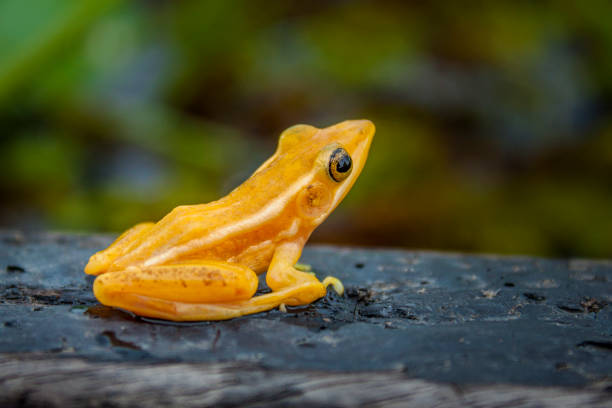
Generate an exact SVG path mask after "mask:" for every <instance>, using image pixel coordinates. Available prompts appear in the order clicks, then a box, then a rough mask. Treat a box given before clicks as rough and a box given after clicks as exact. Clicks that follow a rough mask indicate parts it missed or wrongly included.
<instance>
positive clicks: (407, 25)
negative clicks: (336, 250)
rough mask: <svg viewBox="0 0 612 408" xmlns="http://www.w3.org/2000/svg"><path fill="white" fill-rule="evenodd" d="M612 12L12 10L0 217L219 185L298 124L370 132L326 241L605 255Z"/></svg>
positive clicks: (210, 191)
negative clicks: (362, 127) (357, 121)
mask: <svg viewBox="0 0 612 408" xmlns="http://www.w3.org/2000/svg"><path fill="white" fill-rule="evenodd" d="M610 16H612V3H610V2H609V1H597V0H589V1H584V2H577V1H576V2H571V1H567V2H563V1H558V2H548V1H540V2H523V1H495V2H492V1H486V2H485V1H483V2H469V3H467V2H455V1H436V2H408V1H395V2H393V1H325V2H306V1H278V2H276V1H229V0H223V1H170V0H167V1H118V0H87V1H80V2H79V1H72V0H65V1H60V0H36V1H23V0H2V1H1V2H0V132H1V133H0V134H1V135H2V136H1V140H0V159H1V163H2V168H3V169H2V172H1V173H0V195H1V196H2V201H1V207H0V226H2V227H8V228H21V229H60V230H81V231H113V232H115V231H116V232H118V231H121V230H123V229H126V228H128V227H130V226H131V225H133V224H135V223H137V222H140V221H144V220H157V219H159V218H160V217H162V216H163V215H164V214H166V213H167V212H168V211H169V210H170V209H172V208H173V207H174V206H176V205H179V204H192V203H201V202H207V201H211V200H214V199H216V198H219V197H220V196H221V195H224V194H226V193H227V192H229V191H230V190H231V189H232V188H233V187H235V186H236V185H237V184H239V183H240V182H241V181H242V180H244V179H245V178H246V177H248V175H249V174H250V172H251V171H253V170H254V169H255V168H256V167H257V166H258V165H259V164H260V163H261V162H262V161H263V160H265V158H266V157H268V156H269V155H271V154H272V152H273V150H274V148H275V144H276V141H277V138H278V135H279V134H280V132H281V131H282V130H283V129H284V128H286V127H288V126H290V125H293V124H296V123H309V124H312V125H315V126H319V127H323V126H328V125H330V124H333V123H336V122H339V121H341V120H344V119H348V118H368V119H371V120H372V121H374V122H375V124H376V125H377V136H376V137H375V139H374V143H373V146H372V150H371V154H370V158H369V160H368V163H367V165H366V168H365V169H364V172H363V174H362V176H361V177H360V179H359V180H358V182H357V184H356V185H355V187H354V188H353V190H352V192H351V193H350V194H349V196H348V197H347V198H346V200H345V201H344V203H343V204H342V205H341V206H340V207H339V208H338V209H337V210H336V212H334V214H333V215H332V216H331V217H330V219H329V220H328V221H327V222H326V223H324V224H323V225H322V226H321V227H320V228H319V229H318V230H317V231H316V232H315V234H314V235H313V238H312V241H314V242H330V243H342V244H356V245H377V246H401V247H410V248H430V249H445V250H446V249H450V250H460V251H478V252H496V253H524V254H537V255H546V256H562V257H563V256H589V257H612V22H611V21H612V20H611V19H610Z"/></svg>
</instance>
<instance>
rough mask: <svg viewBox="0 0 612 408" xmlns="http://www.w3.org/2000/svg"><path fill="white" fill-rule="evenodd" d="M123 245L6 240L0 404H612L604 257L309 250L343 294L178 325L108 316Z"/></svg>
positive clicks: (100, 240)
mask: <svg viewBox="0 0 612 408" xmlns="http://www.w3.org/2000/svg"><path fill="white" fill-rule="evenodd" d="M111 239H112V237H110V236H102V235H71V234H29V235H26V234H22V233H19V232H4V233H0V406H2V407H4V406H9V407H10V406H58V407H60V406H61V407H64V406H102V405H103V404H108V405H110V406H157V405H164V406H167V405H169V404H172V403H174V404H181V405H185V406H245V405H254V406H258V405H261V406H274V405H278V406H282V405H288V404H290V405H298V406H299V405H303V406H310V407H312V406H359V405H363V406H373V405H374V406H394V405H397V406H403V405H404V404H405V403H407V402H411V403H412V404H417V405H419V404H420V406H431V405H436V406H448V407H452V406H466V405H470V404H476V405H481V406H487V405H493V406H611V405H612V307H611V306H609V304H610V303H612V262H609V261H592V260H548V259H541V258H529V257H497V256H476V255H463V254H448V253H436V252H414V251H402V250H380V249H368V250H366V249H347V248H337V247H321V246H318V247H317V246H315V247H308V248H307V249H306V251H305V252H304V255H303V257H302V260H301V262H304V263H308V264H311V265H312V266H313V268H314V270H315V271H316V272H317V274H318V275H319V276H320V277H325V276H326V275H330V274H331V275H334V276H337V277H338V278H340V279H342V281H343V282H344V284H345V286H346V288H347V293H346V295H345V296H344V297H339V296H337V295H335V294H332V293H329V294H328V295H327V297H326V298H324V299H321V300H320V301H318V302H316V303H315V304H313V305H310V306H307V307H301V308H290V309H289V310H288V312H287V313H282V312H280V311H278V310H274V311H270V312H267V313H262V314H259V315H255V316H250V317H244V318H240V319H234V320H230V321H225V322H202V323H191V324H170V323H168V322H162V321H155V320H145V319H140V318H137V317H135V316H132V315H130V314H128V313H125V312H122V311H119V310H114V309H110V308H107V307H104V306H101V305H99V304H98V303H97V302H96V300H95V298H94V297H93V296H92V294H91V283H92V278H91V277H88V276H86V275H84V274H83V272H82V270H83V267H84V265H85V262H86V261H87V258H88V257H89V256H90V255H91V254H92V253H93V252H95V251H96V250H99V249H101V248H104V247H105V246H107V245H108V244H109V243H110V241H111ZM262 290H265V289H264V288H263V287H262Z"/></svg>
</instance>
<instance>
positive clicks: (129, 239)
mask: <svg viewBox="0 0 612 408" xmlns="http://www.w3.org/2000/svg"><path fill="white" fill-rule="evenodd" d="M154 225H155V223H153V222H143V223H140V224H136V225H134V226H133V227H132V228H130V229H128V230H127V231H125V232H124V233H123V234H121V235H120V236H119V237H118V238H117V239H116V240H115V241H114V242H113V243H112V244H111V245H110V246H109V247H108V248H106V249H104V250H102V251H100V252H96V253H95V254H93V255H92V256H91V258H89V262H88V263H87V266H85V273H86V274H88V275H100V274H101V273H104V272H106V271H107V270H108V267H109V266H110V265H111V264H112V262H113V261H114V260H115V259H116V258H117V257H118V256H119V255H121V254H122V253H124V252H125V251H126V249H127V248H128V247H129V246H130V245H131V244H132V243H134V242H136V241H137V240H138V239H139V238H140V237H142V236H143V235H144V234H146V233H147V232H148V231H149V230H150V229H151V228H153V226H154Z"/></svg>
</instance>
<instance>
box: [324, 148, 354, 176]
mask: <svg viewBox="0 0 612 408" xmlns="http://www.w3.org/2000/svg"><path fill="white" fill-rule="evenodd" d="M328 169H329V176H330V177H331V178H332V179H333V180H334V181H337V182H341V181H342V180H344V179H346V178H347V177H348V176H349V174H351V171H352V170H353V160H351V156H350V155H349V154H348V152H347V151H346V150H344V149H343V148H341V147H339V148H337V149H336V150H334V151H333V152H332V154H331V155H330V156H329V167H328Z"/></svg>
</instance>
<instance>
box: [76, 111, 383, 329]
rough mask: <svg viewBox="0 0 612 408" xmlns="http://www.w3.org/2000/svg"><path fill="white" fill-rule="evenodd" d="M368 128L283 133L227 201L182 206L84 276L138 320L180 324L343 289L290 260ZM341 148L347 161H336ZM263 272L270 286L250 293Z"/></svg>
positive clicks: (137, 229)
mask: <svg viewBox="0 0 612 408" xmlns="http://www.w3.org/2000/svg"><path fill="white" fill-rule="evenodd" d="M374 132H375V128H374V124H372V122H370V121H368V120H348V121H345V122H341V123H338V124H337V125H334V126H330V127H328V128H325V129H317V128H315V127H312V126H308V125H296V126H293V127H291V128H289V129H287V130H285V131H284V132H283V133H282V134H281V136H280V140H279V144H278V148H277V150H276V152H275V153H274V155H273V156H272V157H270V158H269V159H268V160H267V161H266V162H265V163H263V164H262V165H261V166H260V167H259V168H258V169H257V170H256V171H255V173H253V175H252V176H251V177H250V178H249V179H248V180H246V181H245V182H244V183H243V184H242V185H240V186H239V187H238V188H236V189H235V190H234V191H232V192H231V193H230V194H229V195H227V196H226V197H223V198H221V199H220V200H218V201H213V202H211V203H208V204H198V205H184V206H179V207H177V208H175V209H174V210H172V211H171V212H170V213H169V214H168V215H166V216H165V217H164V218H162V219H161V220H160V221H159V222H157V223H143V224H138V225H136V226H134V227H132V228H131V229H129V230H128V231H126V232H124V233H123V234H122V235H121V236H120V237H119V238H117V240H116V241H115V242H113V244H111V246H110V247H108V248H107V249H105V250H103V251H100V252H98V253H96V254H94V255H93V256H92V257H91V258H90V259H89V263H88V264H87V266H86V267H85V273H87V274H90V275H98V277H97V278H96V280H95V282H94V285H93V291H94V294H95V296H96V298H98V300H99V301H100V302H101V303H103V304H105V305H108V306H114V307H119V308H122V309H126V310H130V311H132V312H134V313H136V314H138V315H141V316H148V317H155V318H160V319H167V320H175V321H187V320H225V319H231V318H234V317H238V316H243V315H248V314H252V313H258V312H262V311H266V310H270V309H273V308H275V307H280V308H281V309H284V305H290V306H297V305H305V304H308V303H311V302H313V301H315V300H317V299H319V298H321V297H323V296H325V293H326V287H327V286H328V285H332V286H333V287H334V289H335V290H336V291H337V292H338V293H340V294H342V292H343V290H344V289H343V287H342V283H341V282H340V281H339V280H338V279H336V278H333V277H327V278H326V279H324V280H323V282H320V281H319V280H318V279H317V278H316V277H315V276H314V275H313V274H311V273H307V272H301V271H299V270H297V269H296V268H295V266H294V265H295V264H296V262H297V261H298V259H299V258H300V255H301V253H302V249H303V247H304V244H305V243H306V241H307V240H308V238H309V237H310V234H311V233H312V231H313V230H314V229H315V228H316V227H317V226H318V225H319V224H321V223H322V222H323V221H324V220H325V219H326V218H327V216H328V215H329V214H330V213H331V212H332V211H333V210H334V208H336V206H337V205H338V204H339V203H340V201H341V200H342V199H343V198H344V196H345V195H346V194H347V193H348V191H349V190H350V188H351V187H352V186H353V184H354V183H355V180H356V179H357V177H358V176H359V173H360V172H361V170H362V168H363V165H364V164H365V161H366V158H367V156H368V151H369V148H370V143H371V142H372V138H373V136H374ZM341 148H343V149H344V150H343V151H342V152H341V153H339V155H336V156H335V153H337V152H338V151H340V150H342V149H341ZM346 154H348V155H349V156H350V159H349V160H351V161H352V162H351V161H349V163H351V164H349V165H348V166H347V165H346V161H345V162H343V163H344V167H343V166H342V165H339V164H338V163H337V162H334V160H333V158H334V157H336V158H337V157H345V156H343V155H346ZM349 167H350V168H349ZM332 168H333V169H332ZM347 168H349V170H348V171H347ZM335 170H337V171H335ZM334 171H335V172H334ZM265 271H267V275H266V283H267V284H268V286H269V287H270V289H272V292H271V293H268V294H265V295H260V296H255V297H253V295H254V294H255V292H256V290H257V285H258V279H257V274H260V273H263V272H265Z"/></svg>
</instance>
